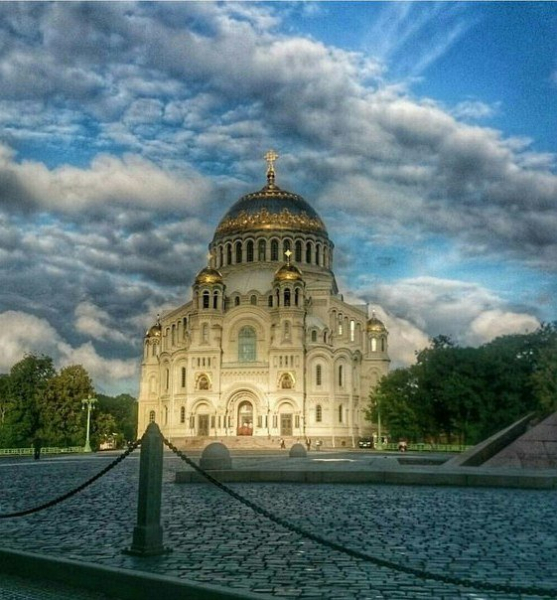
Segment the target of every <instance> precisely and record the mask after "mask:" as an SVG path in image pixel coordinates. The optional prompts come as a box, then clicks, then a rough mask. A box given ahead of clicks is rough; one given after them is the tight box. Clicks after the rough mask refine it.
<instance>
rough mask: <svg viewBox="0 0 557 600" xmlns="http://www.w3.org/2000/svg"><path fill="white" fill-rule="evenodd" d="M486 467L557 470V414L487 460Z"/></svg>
mask: <svg viewBox="0 0 557 600" xmlns="http://www.w3.org/2000/svg"><path fill="white" fill-rule="evenodd" d="M483 466H484V467H519V468H525V469H552V468H557V413H553V414H552V415H550V416H549V417H547V418H546V419H544V420H543V421H542V422H541V423H539V424H538V425H536V426H534V427H532V428H531V429H529V430H528V431H526V433H524V434H523V435H521V436H520V437H519V438H518V439H516V440H515V441H514V442H511V443H510V444H509V445H508V446H507V447H506V448H504V449H503V450H501V451H500V452H498V453H497V454H496V455H495V456H493V457H492V458H490V459H489V460H487V461H486V462H485V463H484V464H483Z"/></svg>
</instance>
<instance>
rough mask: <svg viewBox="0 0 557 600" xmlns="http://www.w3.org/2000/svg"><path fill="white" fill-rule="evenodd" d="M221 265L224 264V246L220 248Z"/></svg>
mask: <svg viewBox="0 0 557 600" xmlns="http://www.w3.org/2000/svg"><path fill="white" fill-rule="evenodd" d="M219 257H220V258H219V267H222V266H223V265H224V248H223V247H222V246H221V247H220V248H219Z"/></svg>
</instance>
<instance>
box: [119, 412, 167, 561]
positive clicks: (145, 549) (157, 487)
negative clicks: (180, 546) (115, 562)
mask: <svg viewBox="0 0 557 600" xmlns="http://www.w3.org/2000/svg"><path fill="white" fill-rule="evenodd" d="M162 460H163V442H162V435H161V432H160V429H159V426H158V425H157V424H156V423H150V424H149V426H148V427H147V430H146V431H145V435H144V436H143V439H142V440H141V456H140V459H139V490H138V497H137V525H136V526H135V528H134V530H133V541H132V545H131V548H127V549H126V550H124V553H125V554H133V555H135V556H157V555H159V554H164V553H165V552H168V550H167V549H166V548H164V546H163V545H162V535H163V531H162V527H161V524H160V515H161V492H162Z"/></svg>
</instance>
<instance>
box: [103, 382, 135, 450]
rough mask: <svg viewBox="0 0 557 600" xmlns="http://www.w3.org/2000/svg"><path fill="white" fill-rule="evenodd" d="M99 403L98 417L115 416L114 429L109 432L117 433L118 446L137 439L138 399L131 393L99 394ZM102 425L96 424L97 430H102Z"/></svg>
mask: <svg viewBox="0 0 557 600" xmlns="http://www.w3.org/2000/svg"><path fill="white" fill-rule="evenodd" d="M97 400H98V404H97V407H96V411H95V421H96V419H101V415H110V416H112V417H113V426H112V427H113V429H112V431H110V432H106V433H109V434H117V436H116V440H117V443H118V446H121V445H123V443H124V442H126V441H135V440H136V439H137V401H136V399H135V398H134V397H133V396H130V395H129V394H120V395H119V396H116V397H112V396H105V395H103V394H97ZM103 427H104V425H103V426H102V427H101V425H99V426H98V427H97V426H96V425H95V428H96V429H95V431H97V430H98V431H101V429H102V428H103Z"/></svg>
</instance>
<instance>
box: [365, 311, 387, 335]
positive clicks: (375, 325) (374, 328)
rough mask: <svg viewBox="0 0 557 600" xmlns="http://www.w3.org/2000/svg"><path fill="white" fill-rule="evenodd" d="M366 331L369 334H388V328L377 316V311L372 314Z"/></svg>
mask: <svg viewBox="0 0 557 600" xmlns="http://www.w3.org/2000/svg"><path fill="white" fill-rule="evenodd" d="M366 331H367V332H368V333H386V332H387V328H386V327H385V325H384V324H383V321H380V320H379V319H378V318H377V317H376V316H375V311H373V313H372V314H371V319H369V320H368V322H367V325H366Z"/></svg>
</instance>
